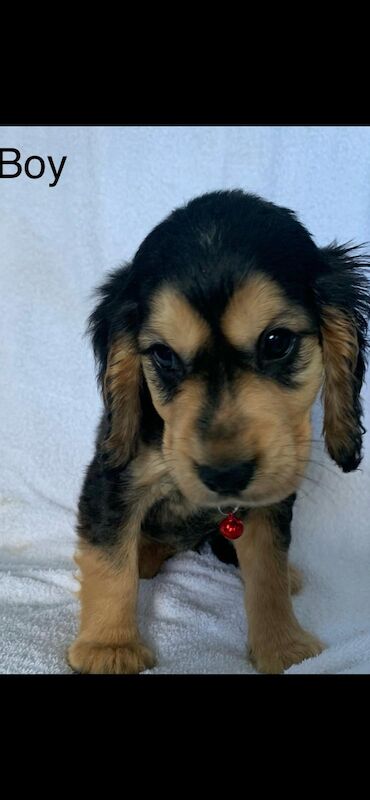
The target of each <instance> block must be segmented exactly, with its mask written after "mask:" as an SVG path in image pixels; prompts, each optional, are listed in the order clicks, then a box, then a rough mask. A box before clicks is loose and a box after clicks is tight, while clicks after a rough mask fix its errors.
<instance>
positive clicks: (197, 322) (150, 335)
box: [139, 286, 211, 358]
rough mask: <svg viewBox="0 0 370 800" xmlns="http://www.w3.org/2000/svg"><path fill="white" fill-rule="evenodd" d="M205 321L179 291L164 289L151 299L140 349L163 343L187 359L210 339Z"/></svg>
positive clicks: (140, 338) (209, 332) (166, 287)
mask: <svg viewBox="0 0 370 800" xmlns="http://www.w3.org/2000/svg"><path fill="white" fill-rule="evenodd" d="M210 335H211V330H210V328H209V325H208V324H207V323H206V321H205V320H204V319H203V318H202V317H201V316H200V314H199V313H198V312H197V311H196V310H195V308H193V307H192V306H191V305H190V303H189V302H188V301H187V300H186V298H185V297H183V296H182V295H181V294H180V293H179V292H178V291H176V290H175V289H173V288H172V287H169V286H165V287H163V288H162V289H161V290H160V291H159V292H157V294H156V295H155V296H154V298H153V300H152V307H151V311H150V315H149V318H148V320H147V321H146V322H145V325H144V329H143V331H142V332H141V334H140V336H139V344H140V347H144V348H145V347H149V346H150V345H151V344H154V343H155V342H156V341H160V342H165V343H166V344H167V345H169V346H170V347H172V348H173V350H175V351H176V353H178V354H179V355H180V356H184V357H189V358H191V357H192V356H194V355H195V353H196V351H197V350H199V349H200V348H201V347H203V346H204V345H205V344H206V343H207V341H208V340H209V338H210Z"/></svg>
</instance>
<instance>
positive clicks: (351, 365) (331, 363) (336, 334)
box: [315, 242, 370, 472]
mask: <svg viewBox="0 0 370 800" xmlns="http://www.w3.org/2000/svg"><path fill="white" fill-rule="evenodd" d="M358 251H359V248H357V247H352V246H346V245H344V246H339V245H337V244H336V243H335V242H334V243H333V244H331V245H329V247H325V248H323V249H322V250H321V251H320V252H321V256H322V264H323V269H322V271H321V273H320V276H319V277H318V279H317V281H316V286H315V292H316V298H317V301H318V306H319V316H320V330H321V340H322V352H323V362H324V384H323V402H324V430H323V433H324V434H325V441H326V446H327V449H328V452H329V455H330V456H331V458H332V459H333V460H334V461H336V463H337V464H338V466H340V467H341V468H342V470H343V472H351V471H352V470H354V469H356V468H357V467H358V465H359V464H360V462H361V459H362V450H361V448H362V435H363V434H364V433H365V428H364V427H363V425H362V422H361V420H362V405H361V400H360V391H361V387H362V383H363V379H364V374H365V368H366V351H367V341H366V334H367V327H368V320H369V315H370V284H369V280H368V278H367V277H366V275H365V272H364V267H368V266H369V260H368V258H367V257H365V256H362V255H361V254H359V252H358Z"/></svg>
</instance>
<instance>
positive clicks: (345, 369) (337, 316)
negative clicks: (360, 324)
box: [322, 306, 358, 459]
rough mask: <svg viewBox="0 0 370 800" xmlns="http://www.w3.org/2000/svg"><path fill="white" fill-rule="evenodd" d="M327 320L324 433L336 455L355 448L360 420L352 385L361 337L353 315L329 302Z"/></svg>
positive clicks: (324, 325)
mask: <svg viewBox="0 0 370 800" xmlns="http://www.w3.org/2000/svg"><path fill="white" fill-rule="evenodd" d="M323 320H324V321H323V325H322V332H323V361H324V368H325V379H324V385H323V401H324V409H325V422H324V431H323V433H325V438H326V443H327V447H328V450H329V453H330V455H331V456H332V457H333V458H334V459H336V456H339V453H340V452H341V451H342V452H343V450H348V451H350V450H351V448H352V438H353V431H354V429H355V428H356V424H357V423H356V418H355V415H354V410H353V388H352V387H353V380H354V371H355V369H356V363H357V357H358V340H357V334H356V328H355V326H354V324H353V323H352V321H351V319H350V318H349V317H347V316H346V315H345V314H344V313H343V312H341V311H338V309H336V308H331V307H330V306H326V308H325V309H324V312H323Z"/></svg>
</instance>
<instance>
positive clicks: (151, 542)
mask: <svg viewBox="0 0 370 800" xmlns="http://www.w3.org/2000/svg"><path fill="white" fill-rule="evenodd" d="M364 264H365V259H364V257H361V256H360V255H358V250H357V248H354V247H346V246H337V245H336V244H332V245H329V246H328V247H324V248H319V247H317V246H316V245H315V244H314V242H313V240H312V238H311V236H310V234H309V233H308V231H307V230H306V229H305V228H304V227H303V225H301V224H300V223H299V222H298V220H297V218H296V217H295V215H294V213H293V212H292V211H290V210H289V209H287V208H281V207H278V206H276V205H274V204H273V203H269V202H266V201H264V200H262V199H260V198H259V197H257V196H254V195H251V194H245V193H244V192H242V191H225V192H212V193H210V194H205V195H203V196H202V197H199V198H196V199H195V200H192V201H191V202H190V203H188V205H186V206H185V207H183V208H180V209H177V210H176V211H174V212H173V213H172V214H170V216H169V217H167V219H165V220H164V222H162V223H160V224H159V225H158V226H157V227H156V228H154V230H153V231H152V232H151V233H150V234H149V235H148V236H147V238H146V239H145V240H144V242H143V243H142V245H141V246H140V247H139V250H138V251H137V253H136V255H135V257H134V259H133V261H132V262H131V263H130V264H128V265H126V266H124V267H122V268H121V269H119V270H118V271H117V272H114V273H112V274H111V275H110V276H109V278H108V280H107V281H106V282H105V283H104V285H103V286H102V287H101V289H100V290H99V296H100V301H99V304H98V306H97V308H96V309H95V311H94V312H93V314H92V315H91V318H90V332H91V335H92V341H93V347H94V351H95V356H96V359H97V363H98V366H99V381H100V384H101V387H102V392H103V397H104V411H103V416H102V419H101V422H100V426H99V429H98V434H97V440H96V452H95V456H94V458H93V461H92V463H91V464H90V466H89V468H88V470H87V474H86V477H85V482H84V485H83V489H82V494H81V498H80V502H79V519H78V535H79V544H78V551H77V554H76V562H77V564H78V566H79V569H80V582H81V589H80V600H81V619H80V631H79V634H78V637H77V639H76V641H75V642H74V643H73V644H72V646H71V647H70V648H69V653H68V659H69V664H70V665H71V667H72V668H73V669H74V670H76V671H78V672H84V673H85V672H90V673H134V672H140V671H141V670H145V669H150V668H151V667H152V666H153V665H154V663H155V660H154V656H153V654H152V653H151V651H150V650H149V648H148V647H146V645H145V644H144V643H143V642H142V640H141V637H140V633H139V631H138V627H137V620H136V604H137V593H138V584H139V577H143V578H149V577H151V576H153V575H155V574H156V573H157V571H158V570H159V569H160V566H161V564H162V563H163V562H164V560H165V559H167V558H169V557H170V556H171V555H173V554H174V553H177V552H179V551H181V550H186V549H189V548H197V547H199V545H200V544H201V543H202V542H203V541H204V540H205V539H206V538H208V539H209V540H210V541H211V542H212V544H213V547H214V550H215V552H216V553H218V555H219V556H220V557H221V558H223V559H224V560H232V555H231V553H234V558H235V560H237V561H236V563H238V564H239V566H240V570H241V573H242V576H243V578H245V604H246V611H247V616H248V628H249V648H250V656H251V658H252V661H253V663H254V665H255V667H256V668H257V669H258V670H260V671H262V672H272V673H275V672H281V671H283V670H285V669H287V668H288V667H290V666H291V665H292V664H296V663H299V662H300V661H302V660H303V659H306V658H311V657H312V656H316V655H317V654H318V653H320V652H321V650H322V647H323V645H322V644H321V643H320V641H319V640H318V639H317V638H316V637H315V636H313V635H311V634H310V633H308V632H307V631H305V630H303V628H302V627H301V626H300V624H299V622H298V620H297V619H296V617H295V614H294V612H293V608H292V603H291V599H290V594H291V592H292V591H294V590H297V589H298V584H299V578H298V576H297V574H296V572H294V571H292V570H291V569H290V567H289V565H288V548H289V543H290V523H291V518H292V508H293V503H294V500H295V496H296V494H295V493H296V491H297V488H298V486H299V484H300V482H301V480H302V477H303V473H304V468H305V465H306V463H307V460H308V457H309V450H310V431H311V428H310V412H311V408H312V404H313V402H314V400H315V398H316V396H317V394H318V391H319V389H320V387H321V386H322V394H323V403H324V410H325V422H324V434H325V440H326V446H327V449H328V452H329V454H330V456H331V457H332V459H334V461H335V462H336V463H337V464H338V465H339V466H340V467H341V468H342V470H343V471H344V472H349V471H351V470H355V469H356V468H357V467H358V465H359V463H360V461H361V439H362V435H363V433H364V428H363V426H362V424H361V415H362V408H361V402H360V390H361V384H362V381H363V376H364V371H365V351H366V339H365V336H366V330H367V322H368V318H369V313H370V300H369V291H368V290H369V286H368V283H367V281H366V278H365V276H364V274H363V272H362V269H361V268H362V266H363V265H364ZM233 507H237V508H238V517H239V519H241V520H242V522H243V523H244V532H243V533H242V535H241V536H240V537H239V538H238V539H235V541H234V542H232V543H231V542H230V541H227V540H226V539H224V538H223V537H222V536H221V533H220V530H219V523H220V521H221V520H222V518H223V516H222V515H223V514H226V512H227V511H228V510H231V509H233ZM233 548H235V549H233Z"/></svg>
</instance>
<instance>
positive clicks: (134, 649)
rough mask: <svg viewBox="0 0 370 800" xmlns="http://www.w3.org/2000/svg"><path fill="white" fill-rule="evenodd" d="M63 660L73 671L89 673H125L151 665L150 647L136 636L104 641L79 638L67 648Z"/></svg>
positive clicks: (153, 661) (137, 670)
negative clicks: (111, 642) (109, 642)
mask: <svg viewBox="0 0 370 800" xmlns="http://www.w3.org/2000/svg"><path fill="white" fill-rule="evenodd" d="M67 660H68V663H69V665H70V667H72V669H73V670H74V671H75V672H83V673H91V674H93V675H124V674H126V675H128V674H133V673H137V672H143V670H145V669H151V667H154V664H155V658H154V655H153V653H152V651H151V650H149V648H148V647H146V646H145V645H144V644H141V642H140V641H138V640H133V641H131V642H127V644H122V645H105V644H99V643H98V642H84V641H81V640H79V639H76V641H75V642H74V643H73V644H72V645H71V647H70V648H69V650H68V655H67Z"/></svg>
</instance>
